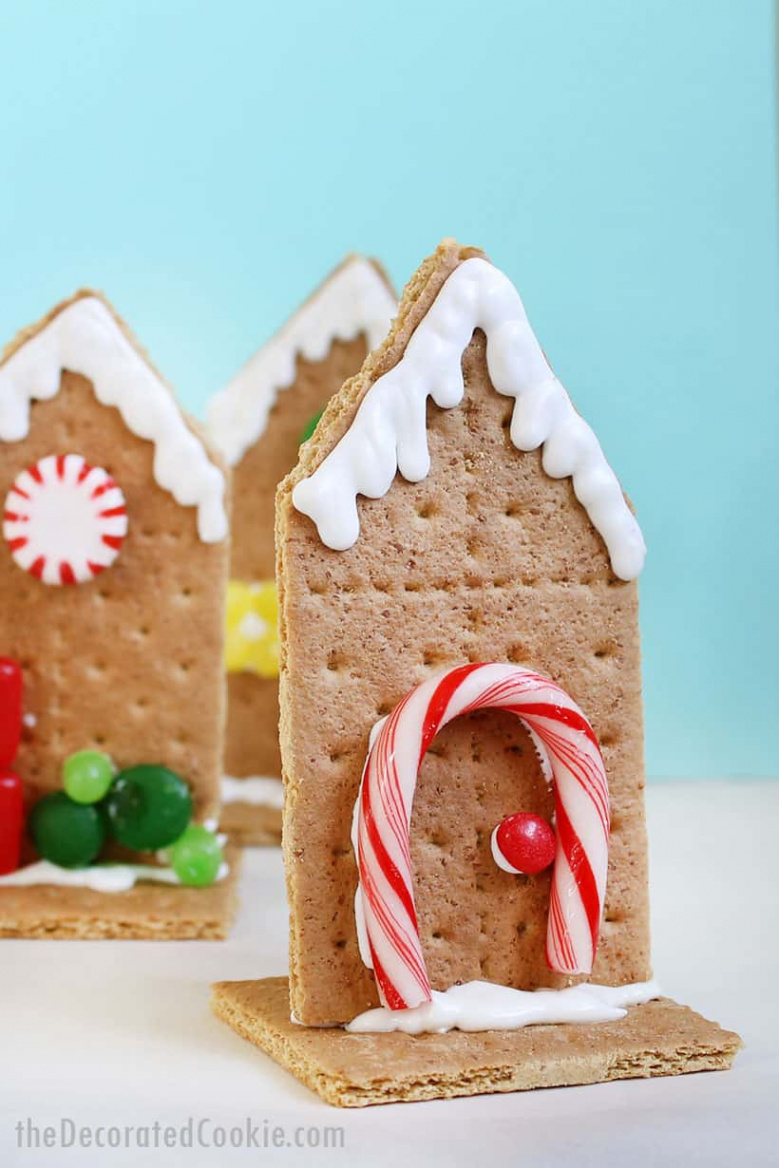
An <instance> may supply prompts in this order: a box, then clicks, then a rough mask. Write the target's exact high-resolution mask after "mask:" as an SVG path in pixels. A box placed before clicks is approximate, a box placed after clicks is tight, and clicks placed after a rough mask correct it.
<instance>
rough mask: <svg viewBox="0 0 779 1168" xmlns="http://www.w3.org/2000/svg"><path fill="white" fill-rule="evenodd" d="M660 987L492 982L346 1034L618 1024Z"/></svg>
mask: <svg viewBox="0 0 779 1168" xmlns="http://www.w3.org/2000/svg"><path fill="white" fill-rule="evenodd" d="M660 996H661V990H660V987H659V986H658V984H657V982H654V981H646V982H636V983H634V984H632V985H624V986H602V985H593V984H592V983H591V982H585V983H583V984H582V985H576V986H569V987H568V988H567V989H562V990H515V989H512V988H511V987H510V986H502V985H494V984H493V983H492V982H487V981H469V982H466V983H465V985H454V986H451V987H450V988H449V989H448V990H445V991H444V992H443V993H440V992H439V991H437V990H433V1000H432V1002H424V1003H423V1004H422V1005H421V1006H414V1008H413V1009H410V1010H389V1009H387V1008H386V1007H384V1006H381V1007H378V1008H377V1009H375V1010H366V1011H365V1013H364V1014H358V1015H357V1017H356V1018H355V1019H354V1020H353V1021H352V1022H349V1023H347V1025H346V1027H345V1029H346V1030H350V1031H352V1032H353V1033H358V1034H371V1033H381V1034H386V1033H388V1032H389V1031H393V1030H399V1031H402V1032H403V1033H404V1034H445V1033H446V1032H447V1031H449V1030H468V1031H475V1030H520V1029H522V1027H524V1026H539V1025H548V1024H550V1023H562V1022H581V1023H587V1022H616V1021H618V1020H619V1019H620V1018H624V1017H625V1014H626V1013H627V1007H629V1006H638V1005H642V1004H643V1003H644V1002H651V1001H652V999H653V998H659V997H660Z"/></svg>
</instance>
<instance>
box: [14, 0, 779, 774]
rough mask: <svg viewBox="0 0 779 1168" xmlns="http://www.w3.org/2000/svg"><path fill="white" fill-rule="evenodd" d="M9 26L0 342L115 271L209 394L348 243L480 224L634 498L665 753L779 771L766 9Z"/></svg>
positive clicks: (447, 11) (314, 13)
mask: <svg viewBox="0 0 779 1168" xmlns="http://www.w3.org/2000/svg"><path fill="white" fill-rule="evenodd" d="M0 48H1V50H2V56H1V57H0V61H1V62H2V67H1V68H0V150H1V151H2V160H1V161H0V248H1V250H0V273H1V278H0V337H10V335H11V334H13V332H14V331H15V330H16V329H17V327H18V326H20V325H22V324H25V323H27V322H29V321H31V320H33V319H35V318H36V317H37V316H38V315H40V314H41V313H42V312H43V311H44V310H46V309H47V308H48V307H49V306H50V305H51V304H52V303H53V302H55V301H57V300H58V299H60V298H61V297H62V296H64V295H66V294H68V293H69V292H71V291H72V290H73V289H74V288H75V287H77V286H78V285H80V284H84V283H88V284H91V285H96V286H98V287H100V288H103V289H104V290H105V291H106V292H107V293H108V295H109V296H110V297H111V298H112V299H113V300H114V302H115V303H116V305H117V307H118V308H119V309H120V311H121V312H122V313H123V314H124V315H126V317H127V318H128V319H129V321H130V322H131V324H132V325H133V327H134V328H135V330H136V332H137V333H138V335H139V336H140V337H141V339H142V341H143V342H144V343H145V344H146V345H147V347H148V348H149V349H150V351H151V353H152V355H153V357H154V358H155V360H156V361H157V363H158V364H159V366H160V367H161V368H162V370H163V371H164V372H165V374H166V375H167V376H168V377H169V378H170V379H171V380H172V381H173V382H174V384H175V385H176V386H177V387H178V389H179V392H180V395H181V397H182V399H183V400H184V401H185V403H186V404H187V405H188V406H189V407H190V408H192V409H195V410H200V409H201V408H202V406H203V404H204V402H205V400H206V398H207V396H208V394H209V393H210V392H211V391H212V390H214V389H216V388H218V387H219V386H220V385H221V384H222V383H223V382H224V381H225V380H226V379H228V378H229V377H230V376H231V375H232V374H233V373H234V371H235V370H236V369H237V367H238V366H239V365H241V364H242V363H243V361H244V360H245V358H247V357H248V356H249V354H250V353H251V352H252V351H253V350H254V349H255V348H256V347H257V346H258V344H259V343H260V342H261V341H262V340H263V339H264V338H265V337H266V336H267V335H268V334H269V333H270V332H271V330H272V329H274V328H275V327H276V326H278V325H279V324H281V323H282V322H283V320H284V319H285V317H286V315H287V314H288V313H289V312H290V311H291V310H292V309H293V308H294V306H295V305H296V303H297V302H298V301H299V300H300V299H301V298H302V297H304V296H305V295H306V294H307V293H308V292H309V290H310V289H311V287H312V285H313V284H314V283H316V282H317V281H318V280H319V279H320V278H321V277H322V276H323V275H324V274H325V273H326V272H327V271H328V270H329V268H330V267H331V266H332V265H334V264H335V263H336V262H337V261H338V260H339V259H340V258H341V256H342V255H343V253H344V252H346V251H348V250H352V249H357V250H363V251H367V252H369V253H373V254H376V255H378V256H379V257H380V258H381V259H382V260H383V261H384V262H385V264H386V265H387V267H388V269H389V271H390V273H391V275H392V276H393V278H394V279H395V280H396V281H397V283H398V284H399V285H401V284H402V283H403V282H404V281H405V279H406V278H407V277H408V276H409V275H410V273H411V272H412V270H413V269H414V267H415V266H416V264H417V263H418V261H419V260H420V259H421V258H422V257H423V256H424V255H425V254H427V253H428V252H429V251H430V250H431V249H432V248H433V247H434V246H435V244H436V243H437V242H438V240H439V238H440V237H441V236H443V235H445V234H452V235H456V236H457V237H458V238H459V239H460V240H462V241H463V242H467V243H476V244H480V245H482V246H483V247H485V248H486V249H487V251H488V252H489V253H490V255H491V256H492V257H493V258H494V259H495V260H496V261H497V262H498V263H499V264H500V266H501V267H503V268H504V269H505V270H506V271H507V272H508V273H509V274H510V275H511V276H512V277H513V278H514V280H515V282H516V283H517V284H518V286H519V288H520V290H521V291H522V294H523V296H524V299H525V303H526V306H527V308H528V312H529V314H530V316H531V319H532V321H533V323H534V325H535V327H536V331H537V332H538V334H539V336H540V338H541V340H542V343H543V344H544V347H545V348H546V350H547V352H548V354H549V355H550V358H551V359H552V361H553V362H554V364H555V367H556V369H557V371H558V373H559V374H560V375H561V377H562V379H563V381H564V382H565V383H566V384H567V385H568V386H569V388H570V389H571V390H572V392H573V394H574V396H575V398H576V401H577V402H578V404H579V406H580V408H581V409H582V411H583V413H584V414H585V415H586V416H587V418H588V420H589V421H590V422H591V423H592V424H593V425H594V427H595V429H596V431H597V432H598V434H599V436H600V438H601V441H602V443H603V445H604V447H605V449H606V451H607V453H608V454H609V456H610V459H611V461H612V463H613V465H614V467H615V469H616V470H617V472H618V474H619V475H620V477H621V478H622V480H623V483H624V484H625V486H626V488H627V489H628V491H629V492H630V494H631V495H632V497H633V500H634V502H635V504H636V506H637V509H638V513H639V517H640V520H641V522H642V525H643V528H644V532H645V535H646V538H647V542H648V544H649V547H650V556H649V560H648V566H647V569H646V572H645V575H644V577H643V579H642V600H643V629H644V648H645V682H646V708H647V730H648V765H649V770H650V773H653V774H657V775H702V774H718V775H724V774H753V775H754V774H756V775H765V774H776V773H779V759H778V758H777V749H776V741H775V739H776V733H777V721H778V719H777V714H779V694H778V691H777V680H776V679H777V655H778V650H779V643H778V638H777V625H778V622H777V615H776V609H777V591H778V580H777V568H778V567H779V564H778V562H777V544H778V542H779V540H778V538H777V536H778V533H779V525H777V519H776V512H777V505H778V504H779V492H777V486H779V483H778V481H777V464H778V463H779V451H778V449H777V426H778V425H779V410H778V409H777V350H776V341H775V326H776V310H777V299H778V297H777V230H776V171H775V112H774V78H773V21H772V12H771V5H770V4H769V3H768V2H767V0H748V2H747V0H588V2H586V3H585V2H584V0H553V2H550V0H502V2H499V0H481V2H479V3H465V2H463V0H440V2H438V3H432V2H428V3H423V2H422V0H416V2H413V3H412V2H407V0H400V2H397V0H396V2H394V3H393V2H391V0H387V2H386V3H385V4H382V5H379V4H374V3H370V2H367V0H363V2H362V3H357V2H355V3H324V2H322V3H312V2H310V0H309V2H303V0H297V2H295V3H287V4H264V3H259V2H258V3H251V2H250V0H246V2H244V3H239V2H237V0H233V2H230V0H221V2H220V3H207V2H200V3H198V2H195V0H193V2H191V3H181V2H174V0H133V2H132V3H126V2H121V0H102V2H100V3H98V2H95V0H50V2H48V3H44V2H41V0H26V2H24V0H3V2H2V4H1V5H0Z"/></svg>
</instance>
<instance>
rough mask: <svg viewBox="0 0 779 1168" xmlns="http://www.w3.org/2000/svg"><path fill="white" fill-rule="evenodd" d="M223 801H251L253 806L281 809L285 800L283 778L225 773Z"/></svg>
mask: <svg viewBox="0 0 779 1168" xmlns="http://www.w3.org/2000/svg"><path fill="white" fill-rule="evenodd" d="M222 802H223V803H250V804H251V805H252V807H275V808H277V809H278V810H279V811H280V810H281V807H282V805H283V802H284V787H283V786H282V782H281V779H272V778H266V776H265V775H249V776H247V777H246V778H245V779H237V778H233V776H232V775H225V776H224V777H223V778H222Z"/></svg>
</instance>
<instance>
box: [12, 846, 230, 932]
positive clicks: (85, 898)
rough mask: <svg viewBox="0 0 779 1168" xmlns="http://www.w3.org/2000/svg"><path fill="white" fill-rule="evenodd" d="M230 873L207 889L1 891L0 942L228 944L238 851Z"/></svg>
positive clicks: (56, 887) (47, 886)
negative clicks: (20, 940) (220, 942)
mask: <svg viewBox="0 0 779 1168" xmlns="http://www.w3.org/2000/svg"><path fill="white" fill-rule="evenodd" d="M225 859H226V860H227V863H228V864H229V867H230V871H229V873H228V875H227V876H226V877H225V879H224V880H220V881H219V882H218V883H217V884H212V885H211V886H210V887H208V888H185V887H182V886H181V885H171V884H143V883H141V884H136V886H135V887H134V888H131V889H129V890H128V891H127V892H94V891H93V890H92V889H90V888H66V887H62V886H59V885H53V884H40V885H30V886H27V887H5V888H0V937H16V938H24V939H27V940H58V941H100V940H119V941H189V940H199V941H224V940H225V939H226V938H227V935H228V933H229V931H230V926H231V925H232V922H233V920H234V918H235V914H236V911H237V908H238V874H239V870H240V864H241V852H240V849H239V848H237V847H235V846H234V845H228V847H227V848H226V850H225Z"/></svg>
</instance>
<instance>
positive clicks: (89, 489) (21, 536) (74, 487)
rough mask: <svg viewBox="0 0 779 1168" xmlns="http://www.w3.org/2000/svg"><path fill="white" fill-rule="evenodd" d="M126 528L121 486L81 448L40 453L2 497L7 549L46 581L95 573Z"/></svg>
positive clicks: (78, 580) (78, 579)
mask: <svg viewBox="0 0 779 1168" xmlns="http://www.w3.org/2000/svg"><path fill="white" fill-rule="evenodd" d="M126 534H127V509H126V506H125V499H124V495H123V494H122V491H121V488H120V487H119V486H117V484H116V483H115V482H114V480H113V479H112V478H111V476H110V475H109V474H108V472H107V471H105V470H103V468H102V467H99V466H90V465H89V463H88V462H85V460H84V459H83V458H82V457H81V455H80V454H57V455H54V454H50V455H49V456H48V457H47V458H42V459H41V460H40V461H39V462H36V463H35V465H34V466H31V467H29V468H28V469H27V470H24V471H22V473H21V474H20V475H18V476H17V478H16V479H15V481H14V484H13V486H12V487H11V489H10V491H9V492H8V495H7V497H6V500H5V510H4V514H3V535H4V536H5V539H6V540H7V542H8V547H9V549H10V551H11V555H12V556H13V558H14V560H15V561H16V563H17V564H18V565H19V567H20V568H23V569H24V570H25V572H29V573H30V574H31V575H33V576H36V577H37V578H38V579H39V580H41V581H43V583H44V584H82V583H84V582H85V581H86V580H91V579H93V578H94V577H95V576H97V575H98V573H100V572H102V571H103V569H104V568H107V567H109V566H110V565H111V564H112V563H113V562H114V560H115V559H116V557H117V556H118V555H119V550H120V548H121V546H122V541H123V540H124V537H125V535H126Z"/></svg>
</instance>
